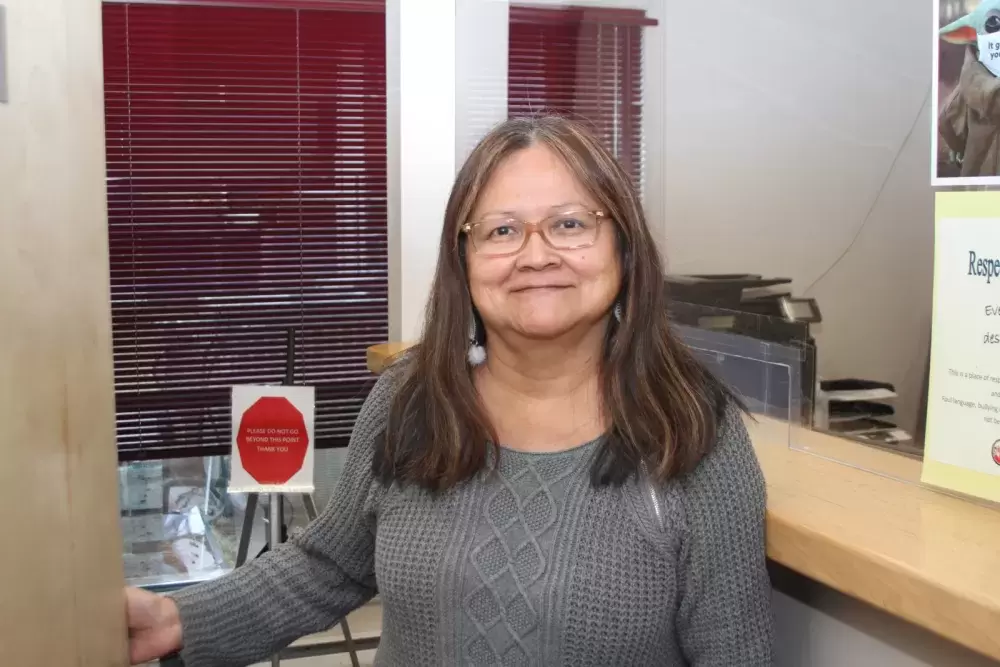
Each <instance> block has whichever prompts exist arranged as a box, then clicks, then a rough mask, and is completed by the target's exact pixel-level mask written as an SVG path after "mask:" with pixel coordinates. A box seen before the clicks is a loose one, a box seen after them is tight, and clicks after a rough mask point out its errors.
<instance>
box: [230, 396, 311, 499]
mask: <svg viewBox="0 0 1000 667" xmlns="http://www.w3.org/2000/svg"><path fill="white" fill-rule="evenodd" d="M236 446H237V447H239V451H240V462H241V463H242V464H243V469H244V470H246V471H247V474H249V475H250V476H251V477H253V478H254V480H256V481H257V482H258V483H259V484H284V483H285V482H287V481H288V480H290V479H291V478H292V476H293V475H295V473H297V472H298V471H299V470H300V469H301V468H302V464H303V463H304V462H305V458H306V451H307V450H308V449H309V433H308V431H307V430H306V422H305V419H304V418H303V417H302V413H301V412H299V410H298V409H297V408H296V407H295V406H294V405H292V404H291V402H290V401H289V400H288V399H287V398H283V397H281V396H264V397H261V398H259V399H257V401H256V402H255V403H254V404H253V405H251V406H250V407H249V408H247V411H246V412H244V413H243V416H242V417H241V418H240V428H239V431H237V434H236Z"/></svg>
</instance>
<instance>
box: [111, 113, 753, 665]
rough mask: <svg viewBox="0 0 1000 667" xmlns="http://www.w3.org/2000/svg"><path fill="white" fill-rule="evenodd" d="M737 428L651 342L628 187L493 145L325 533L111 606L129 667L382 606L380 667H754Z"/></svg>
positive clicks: (709, 382) (749, 475) (605, 166)
mask: <svg viewBox="0 0 1000 667" xmlns="http://www.w3.org/2000/svg"><path fill="white" fill-rule="evenodd" d="M741 417H742V413H741V411H740V408H739V407H738V406H737V403H736V401H735V400H734V399H733V398H732V396H730V394H729V393H728V392H727V391H726V389H725V388H724V387H723V386H722V385H721V384H719V382H717V381H716V380H715V379H714V378H713V377H712V376H711V375H710V374H709V373H708V372H706V370H705V369H704V368H702V367H701V366H700V365H699V364H698V363H697V362H696V361H695V360H694V358H693V357H692V356H691V354H690V353H689V352H688V351H687V350H686V349H685V348H684V347H683V346H682V345H681V344H680V343H679V342H678V341H677V339H676V338H675V336H674V335H673V333H672V332H671V330H670V327H669V323H668V321H667V316H666V311H665V308H664V294H663V276H662V269H661V265H660V260H659V258H658V255H657V251H656V248H655V245H654V242H653V240H652V238H651V236H650V234H649V230H648V228H647V226H646V223H645V221H644V219H643V214H642V210H641V208H640V204H639V199H638V197H637V195H636V193H635V190H634V189H633V188H632V187H631V185H630V184H629V180H628V177H627V175H626V174H625V172H624V171H623V170H622V168H621V167H620V166H619V165H618V164H617V163H616V162H615V160H614V159H613V158H612V157H611V155H610V154H609V153H608V152H607V151H606V150H604V149H603V148H602V147H601V146H600V145H599V143H598V142H597V141H596V140H595V139H594V138H593V137H591V136H590V135H589V134H587V133H586V132H585V131H584V130H583V129H582V128H581V127H580V126H578V125H576V124H574V123H572V122H570V121H567V120H565V119H561V118H551V117H549V118H538V119H521V120H511V121H507V122H505V123H503V124H502V125H500V126H499V127H497V128H496V129H495V130H493V131H492V132H491V133H490V134H489V135H488V136H487V137H486V138H485V139H484V140H483V141H482V143H480V145H479V146H478V147H477V148H476V150H475V151H474V152H473V154H472V155H471V156H470V157H469V159H468V161H467V162H466V164H465V166H464V167H463V168H462V170H461V172H460V173H459V175H458V178H457V180H456V183H455V186H454V189H453V191H452V194H451V198H450V200H449V203H448V208H447V211H446V214H445V222H444V229H443V231H442V234H441V245H440V251H439V257H438V265H437V274H436V277H435V280H434V286H433V291H432V294H431V299H430V304H429V307H428V311H427V324H426V329H425V332H424V336H423V340H422V343H421V344H420V345H419V347H417V348H415V349H414V350H413V351H412V352H411V353H409V354H408V355H407V356H406V357H405V358H403V359H402V360H401V361H399V362H398V363H396V364H394V365H393V366H392V367H391V368H390V369H389V370H388V371H387V372H386V373H385V374H384V375H383V376H382V377H381V378H380V379H379V380H378V382H377V383H376V385H375V387H374V389H373V390H372V392H371V394H370V395H369V397H368V400H367V401H366V403H365V405H364V407H363V409H362V411H361V414H360V416H359V417H358V420H357V424H356V425H355V428H354V433H353V435H352V438H351V444H350V450H349V454H348V462H347V465H346V468H345V470H344V474H343V478H342V480H341V482H340V485H339V486H338V488H337V490H336V492H335V494H334V497H333V499H332V500H331V502H330V505H329V507H328V508H327V509H326V511H325V512H324V514H323V515H322V516H321V517H320V518H319V519H318V520H317V521H316V522H315V523H314V524H313V525H311V526H310V527H309V528H308V529H307V530H306V531H305V533H304V534H303V535H302V536H301V537H298V538H297V539H295V540H293V541H292V542H291V543H289V544H287V545H283V546H282V547H280V548H279V549H277V550H275V551H274V552H272V553H269V554H266V555H265V556H263V557H262V558H260V559H258V560H256V561H254V562H252V563H250V564H248V565H246V566H244V567H242V568H240V569H239V570H237V571H236V572H234V573H232V574H230V575H228V576H226V577H223V578H222V579H219V580H217V581H214V582H211V583H207V584H204V585H201V586H198V587H195V588H192V589H190V590H186V591H183V592H181V593H177V594H176V595H175V596H174V597H173V599H170V598H160V597H156V596H153V595H151V594H145V593H142V592H140V591H134V590H133V591H130V592H129V625H130V629H131V635H132V642H131V645H132V654H133V658H134V659H137V660H138V659H143V658H148V657H149V656H151V655H160V654H162V653H165V652H168V651H172V650H177V649H180V648H182V647H183V655H184V657H185V660H186V663H187V665H188V666H189V667H200V666H202V665H244V664H247V663H251V662H254V661H257V660H260V659H262V658H264V657H265V656H267V655H269V654H271V653H272V652H274V651H276V650H277V649H278V648H279V647H282V646H284V645H286V644H288V643H289V642H291V641H293V640H294V639H296V638H297V637H300V636H302V635H305V634H308V633H312V632H317V631H320V630H323V629H326V628H328V627H330V626H332V625H333V624H334V623H335V622H336V621H337V620H338V619H339V618H341V617H342V616H344V615H345V614H347V613H348V612H349V611H351V610H352V609H355V608H356V607H358V606H360V605H362V604H363V603H365V602H366V601H367V600H369V599H371V598H372V597H373V596H374V595H375V593H376V590H377V591H378V593H379V594H380V596H381V601H382V610H383V629H382V641H381V646H380V647H379V650H378V655H377V658H376V665H381V666H385V667H390V666H392V667H395V666H404V665H405V666H408V667H409V666H414V665H435V666H437V665H546V666H548V665H573V666H586V665H595V666H597V665H600V666H602V667H606V666H610V665H642V666H649V665H671V666H673V665H694V666H697V667H705V666H708V665H712V666H718V667H723V666H725V667H734V666H737V665H739V666H741V667H745V666H748V665H767V664H770V662H771V650H772V647H771V644H772V620H771V613H770V586H769V583H768V577H767V572H766V570H765V557H764V531H763V522H764V484H763V480H762V478H761V474H760V470H759V468H758V465H757V462H756V459H755V457H754V453H753V450H752V448H751V445H750V443H749V441H748V438H747V434H746V431H745V429H744V427H743V424H742V421H741ZM490 443H498V445H492V444H490ZM376 586H377V589H376Z"/></svg>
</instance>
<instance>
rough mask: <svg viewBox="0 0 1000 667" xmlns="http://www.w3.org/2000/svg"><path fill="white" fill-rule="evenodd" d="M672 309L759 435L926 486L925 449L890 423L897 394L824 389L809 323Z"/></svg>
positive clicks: (679, 305)
mask: <svg viewBox="0 0 1000 667" xmlns="http://www.w3.org/2000/svg"><path fill="white" fill-rule="evenodd" d="M670 312H671V316H672V319H673V321H674V323H675V329H676V330H677V332H678V334H679V335H680V337H681V339H682V340H683V341H684V342H685V343H686V344H687V345H688V346H689V347H690V348H691V349H692V350H693V351H694V352H695V354H696V355H697V357H698V358H699V359H700V360H701V361H702V362H703V363H705V364H706V365H707V366H708V368H709V369H711V370H712V371H713V372H714V373H715V374H716V375H717V376H718V377H719V378H720V379H722V380H723V381H724V382H726V383H727V384H728V385H729V386H730V387H731V388H732V389H733V391H735V392H736V393H737V394H738V395H739V396H740V397H741V398H742V399H743V400H744V402H745V403H746V405H747V407H748V408H749V409H750V411H751V412H752V413H753V414H754V415H755V416H757V417H758V420H757V424H756V425H755V427H754V434H755V437H763V438H766V439H767V440H768V441H769V442H774V443H781V444H785V445H786V446H788V447H789V448H791V449H795V450H797V451H801V452H805V453H809V454H812V455H815V456H820V457H822V458H825V459H828V460H831V461H835V462H838V463H841V464H843V465H847V466H850V467H854V468H860V469H862V470H867V471H869V472H872V473H875V474H878V475H882V476H886V477H891V478H893V479H898V480H900V481H904V482H907V483H914V484H919V483H920V466H921V459H922V456H921V449H920V447H919V445H917V444H915V443H914V441H913V439H912V438H911V437H910V436H909V434H907V433H906V432H904V431H903V430H902V429H899V428H896V427H894V426H893V424H892V423H891V419H892V417H891V415H892V401H893V399H894V397H895V394H894V393H893V391H892V390H890V389H886V388H884V387H878V386H875V387H872V386H864V384H863V383H860V384H859V386H857V387H853V386H852V383H851V381H846V382H845V383H844V387H842V388H841V389H840V390H838V391H836V392H831V391H826V390H823V389H821V388H820V385H821V382H820V380H821V379H820V377H819V374H818V371H817V369H818V361H819V358H818V355H819V354H820V353H821V352H822V351H821V350H818V349H817V347H816V345H815V342H814V340H813V338H812V336H811V334H810V331H809V325H808V324H804V323H800V322H789V321H787V320H785V319H784V318H781V317H774V316H768V315H759V314H754V313H747V312H738V311H732V310H726V309H722V308H713V307H708V306H702V305H696V304H685V303H673V304H671V306H670Z"/></svg>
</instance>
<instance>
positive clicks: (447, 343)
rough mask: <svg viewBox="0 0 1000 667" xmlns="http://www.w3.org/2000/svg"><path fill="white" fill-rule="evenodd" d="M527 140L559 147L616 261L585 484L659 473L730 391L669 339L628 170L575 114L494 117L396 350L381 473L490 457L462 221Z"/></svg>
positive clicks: (425, 473)
mask: <svg viewBox="0 0 1000 667" xmlns="http://www.w3.org/2000/svg"><path fill="white" fill-rule="evenodd" d="M536 143H541V144H544V145H546V146H547V147H548V148H550V149H552V150H553V151H555V152H556V154H557V155H559V156H560V157H561V158H562V159H563V160H564V161H565V162H566V164H567V165H568V167H569V168H570V170H571V171H572V172H573V174H574V175H575V176H576V178H577V179H578V180H579V181H580V183H582V184H583V185H584V187H586V188H587V189H588V190H589V191H590V192H591V194H592V195H593V196H594V197H595V199H596V200H597V202H598V204H599V205H600V207H601V209H602V210H603V211H604V212H605V214H606V215H607V216H608V217H609V218H610V219H611V220H613V221H614V223H615V227H616V229H617V232H618V250H619V252H620V257H621V262H622V276H623V277H622V287H621V292H620V294H619V296H618V302H619V303H621V305H622V318H621V322H620V323H617V322H615V321H614V319H612V320H611V324H610V325H609V327H608V331H607V334H606V336H605V341H604V356H603V359H602V367H601V375H602V378H601V392H602V401H603V406H604V409H605V410H606V412H607V416H608V417H609V421H610V423H611V429H610V431H609V432H608V433H607V435H606V437H605V438H604V441H603V443H602V445H601V450H600V453H599V454H598V456H597V459H596V461H595V463H594V467H593V469H592V471H591V472H592V479H593V483H594V484H595V485H601V484H608V483H621V482H623V481H624V480H625V479H627V478H628V477H629V476H630V475H632V474H635V473H637V472H638V471H639V469H640V467H642V466H645V467H646V468H647V470H648V472H649V474H651V475H652V476H653V477H654V478H656V479H658V480H667V479H670V478H673V477H675V476H677V475H680V474H683V473H685V472H688V471H690V470H692V469H694V467H695V466H696V465H697V464H698V462H699V461H700V460H701V459H702V457H703V456H704V455H705V454H706V453H707V452H708V451H710V449H711V448H712V446H713V444H714V441H715V437H716V430H717V425H718V423H719V420H720V419H722V417H723V413H724V411H725V408H726V404H727V403H728V402H730V401H733V400H735V399H733V397H732V396H731V395H730V394H729V391H728V390H727V389H726V388H725V386H724V385H722V384H721V383H720V382H719V381H718V380H717V379H716V378H715V377H714V376H713V375H712V374H711V373H709V372H708V371H707V369H705V368H704V367H703V366H702V365H701V364H700V363H699V362H698V361H697V360H696V359H695V358H694V356H693V355H692V354H691V352H690V351H689V350H688V349H687V348H686V347H685V346H684V345H683V344H682V343H681V342H680V341H679V340H678V339H677V337H676V335H675V334H674V332H673V331H672V330H671V326H670V322H669V321H668V318H667V309H666V305H667V304H666V295H665V293H664V290H665V287H664V282H663V278H664V276H663V268H662V264H661V261H660V256H659V253H658V252H657V248H656V244H655V242H654V241H653V237H652V235H651V234H650V232H649V227H648V226H647V224H646V220H645V216H644V215H643V212H642V206H641V203H640V201H639V197H638V194H637V193H636V189H635V187H633V185H632V183H631V182H630V179H629V177H628V174H627V173H626V172H625V170H624V169H623V168H622V167H621V165H620V164H619V163H618V162H617V161H616V160H615V158H614V157H613V156H612V155H611V153H609V152H608V151H607V150H606V149H605V148H604V147H603V146H602V145H601V143H600V142H599V141H598V140H597V139H596V138H595V137H594V136H593V135H592V134H590V132H588V131H587V130H586V129H585V128H584V127H583V126H581V125H580V124H578V123H576V122H574V121H571V120H568V119H565V118H562V117H558V116H543V117H532V118H517V119H512V120H508V121H506V122H504V123H501V124H500V125H498V126H497V127H496V128H494V129H493V130H492V131H491V132H490V133H489V134H488V135H487V136H486V137H485V138H484V139H483V140H482V141H481V142H480V143H479V145H478V146H477V147H476V148H475V150H473V152H472V154H471V155H470V156H469V158H468V160H466V162H465V165H464V166H463V167H462V169H461V171H459V173H458V176H457V178H456V179H455V185H454V187H453V188H452V191H451V196H450V197H449V199H448V206H447V209H446V211H445V218H444V227H443V229H442V231H441V242H440V247H439V252H438V262H437V269H436V272H435V276H434V285H433V288H432V289H431V296H430V300H429V302H428V305H427V311H426V314H425V325H424V333H423V339H422V341H421V343H420V344H419V345H417V346H416V347H415V348H414V349H413V350H411V351H410V353H409V354H407V355H406V356H405V357H404V358H403V359H402V360H401V361H400V362H398V363H399V364H401V366H402V368H397V369H393V371H391V372H395V373H399V374H400V379H399V382H398V386H397V388H396V389H395V393H394V396H393V399H392V404H391V407H390V410H389V416H388V420H387V425H386V429H385V432H384V434H383V435H382V437H381V442H380V443H379V445H378V446H377V447H376V453H375V458H374V461H373V466H374V472H375V475H376V477H378V478H379V479H380V480H381V481H382V482H384V483H386V484H389V483H392V482H397V483H402V484H407V483H412V484H416V485H418V486H421V487H424V488H428V489H431V490H441V489H447V488H450V487H452V486H454V485H455V484H458V483H460V482H462V481H465V480H467V479H470V478H471V477H473V476H474V475H475V474H476V473H477V472H479V471H480V470H481V469H483V467H484V466H486V465H487V462H488V461H489V460H490V457H489V447H491V446H493V445H491V443H496V441H497V438H496V434H495V432H494V429H493V427H492V425H491V424H490V421H489V419H488V418H487V416H486V412H485V410H484V409H483V406H482V405H481V403H480V401H479V398H478V395H477V392H476V388H475V386H474V385H473V380H472V374H471V371H470V367H469V364H468V361H467V359H466V354H467V352H468V345H469V343H468V332H469V329H470V324H471V318H474V317H476V315H475V313H474V309H473V308H472V306H471V296H470V292H469V286H468V278H467V275H466V265H465V243H466V240H465V238H464V235H463V234H462V233H461V227H462V225H464V224H465V223H466V222H467V221H468V218H469V216H470V215H471V214H472V211H473V210H474V209H475V207H476V204H477V202H478V199H479V197H480V195H481V193H482V191H483V188H484V187H485V186H486V184H487V182H488V181H489V179H490V177H491V175H492V174H493V172H494V171H495V169H496V168H497V166H498V165H499V164H500V163H501V162H503V160H504V159H506V158H507V157H508V156H510V155H511V154H513V153H515V152H517V151H519V150H522V149H524V148H527V147H528V146H531V145H533V144H536Z"/></svg>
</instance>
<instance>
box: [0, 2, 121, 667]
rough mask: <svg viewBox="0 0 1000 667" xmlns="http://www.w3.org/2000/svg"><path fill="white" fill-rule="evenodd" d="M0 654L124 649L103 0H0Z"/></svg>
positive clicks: (36, 659)
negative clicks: (0, 67) (0, 32)
mask: <svg viewBox="0 0 1000 667" xmlns="http://www.w3.org/2000/svg"><path fill="white" fill-rule="evenodd" d="M2 4H6V6H7V26H8V35H7V38H8V39H7V41H8V45H9V46H8V53H7V57H8V59H9V62H8V65H7V71H8V73H9V79H10V81H9V99H10V102H9V104H7V105H4V104H0V369H2V374H0V459H2V464H0V529H2V531H3V538H2V539H0V543H2V547H0V663H2V664H3V665H12V666H13V665H16V666H17V667H84V666H86V667H114V666H116V665H124V664H126V662H125V658H124V642H125V628H124V606H123V598H122V584H123V575H122V562H121V536H120V533H119V529H118V520H117V517H118V494H117V480H116V473H115V470H116V454H115V432H114V403H113V400H114V394H113V384H112V382H113V380H112V363H111V342H110V315H109V300H108V245H107V220H106V214H105V187H104V113H103V94H102V78H103V77H102V68H101V24H100V2H99V0H5V2H3V3H2Z"/></svg>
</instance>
